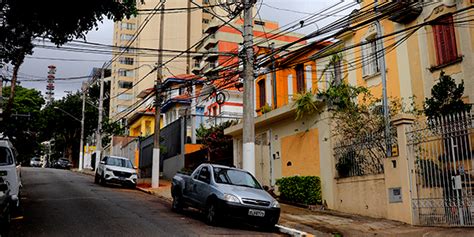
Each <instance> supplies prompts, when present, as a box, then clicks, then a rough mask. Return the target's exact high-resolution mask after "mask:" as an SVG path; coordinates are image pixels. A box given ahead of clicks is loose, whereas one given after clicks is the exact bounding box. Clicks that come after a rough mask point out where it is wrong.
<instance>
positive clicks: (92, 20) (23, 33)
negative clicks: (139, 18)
mask: <svg viewBox="0 0 474 237" xmlns="http://www.w3.org/2000/svg"><path fill="white" fill-rule="evenodd" d="M0 11H1V12H0V13H1V14H0V16H2V19H0V20H1V22H0V60H1V61H2V62H4V63H11V64H12V65H13V76H12V87H11V92H10V98H9V100H8V103H7V107H6V111H5V115H6V116H8V115H9V114H10V112H11V108H12V103H13V98H14V97H15V85H16V80H17V75H18V71H19V68H20V66H21V64H22V63H23V61H24V59H25V56H26V55H29V54H31V53H32V52H33V44H32V40H33V39H35V38H37V37H42V38H48V39H50V40H51V42H53V43H55V44H56V45H58V46H60V45H63V44H65V43H67V42H68V41H71V40H73V39H74V38H85V33H87V32H88V31H90V30H92V29H93V28H97V26H98V22H101V21H103V20H104V18H108V19H112V20H114V21H118V20H121V19H123V17H130V16H131V15H133V14H136V1H135V0H121V1H117V0H100V1H98V0H83V1H72V2H68V3H67V4H65V3H64V1H60V0H44V1H27V0H2V1H0Z"/></svg>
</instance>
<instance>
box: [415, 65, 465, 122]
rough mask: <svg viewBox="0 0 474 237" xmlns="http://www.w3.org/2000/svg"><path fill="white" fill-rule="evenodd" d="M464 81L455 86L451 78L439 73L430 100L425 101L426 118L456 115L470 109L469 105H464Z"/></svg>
mask: <svg viewBox="0 0 474 237" xmlns="http://www.w3.org/2000/svg"><path fill="white" fill-rule="evenodd" d="M463 94H464V81H462V82H461V83H460V84H459V85H456V82H455V81H454V79H453V78H451V76H449V75H446V74H445V72H443V71H441V73H440V75H439V81H438V83H436V84H435V85H434V86H433V88H431V98H426V99H425V104H424V113H425V115H426V116H428V118H435V117H439V116H443V115H448V114H457V113H461V112H466V111H468V110H470V109H471V105H468V104H466V103H464V101H463V100H462V96H463Z"/></svg>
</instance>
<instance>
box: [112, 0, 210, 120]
mask: <svg viewBox="0 0 474 237" xmlns="http://www.w3.org/2000/svg"><path fill="white" fill-rule="evenodd" d="M193 2H194V3H195V4H197V5H195V4H192V3H191V2H190V1H187V0H173V1H167V2H166V3H165V9H164V12H165V14H164V21H163V24H164V27H163V49H165V50H175V51H185V50H186V49H188V48H189V47H190V46H192V45H193V44H195V43H196V42H197V41H199V39H200V38H201V36H202V27H203V25H206V24H205V22H206V21H204V20H203V19H204V18H209V16H208V15H209V13H203V11H202V10H201V9H199V8H198V7H197V6H201V5H202V4H203V2H202V1H201V0H196V1H193ZM205 2H206V1H205ZM159 6H160V1H159V0H150V1H145V2H140V1H138V2H137V8H138V14H137V15H136V16H135V17H131V18H130V19H124V20H123V21H120V22H116V23H115V25H114V37H113V38H114V42H113V44H114V46H116V48H117V50H116V51H115V53H114V54H113V58H114V59H115V60H114V62H113V64H112V71H113V75H112V78H113V79H112V86H111V106H110V114H111V117H112V118H114V119H118V118H121V117H123V116H126V117H131V116H132V115H133V113H134V112H133V111H135V110H142V109H143V108H144V107H147V106H149V105H150V104H151V102H149V103H144V104H142V106H137V105H138V104H140V101H141V100H142V99H143V98H139V97H138V95H140V94H141V93H142V94H143V92H144V91H146V90H147V89H149V88H153V86H154V84H155V81H156V78H157V72H156V71H155V72H151V71H152V70H153V68H154V67H155V66H156V63H157V61H158V55H159V54H158V52H159V51H158V49H159V45H160V42H159V34H160V25H161V22H160V19H161V14H160V11H156V9H157V8H158V7H159ZM188 8H190V9H192V10H189V11H188V10H187V9H188ZM176 9H178V10H176ZM188 22H189V23H190V24H189V25H188ZM174 56H176V53H169V52H163V62H166V65H165V67H164V68H163V77H162V78H163V79H165V78H167V77H170V76H173V75H179V74H185V73H186V72H187V71H189V69H188V68H187V65H188V59H187V54H183V55H182V56H181V57H179V58H176V59H174V60H172V61H170V60H171V59H172V58H173V57H174ZM168 61H170V62H168Z"/></svg>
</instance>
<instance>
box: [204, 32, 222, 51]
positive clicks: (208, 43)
mask: <svg viewBox="0 0 474 237" xmlns="http://www.w3.org/2000/svg"><path fill="white" fill-rule="evenodd" d="M218 42H219V40H217V37H216V35H215V34H212V35H211V36H209V37H207V39H206V40H204V42H203V43H202V45H204V48H205V49H206V50H209V49H210V48H214V47H216V45H217V43H218Z"/></svg>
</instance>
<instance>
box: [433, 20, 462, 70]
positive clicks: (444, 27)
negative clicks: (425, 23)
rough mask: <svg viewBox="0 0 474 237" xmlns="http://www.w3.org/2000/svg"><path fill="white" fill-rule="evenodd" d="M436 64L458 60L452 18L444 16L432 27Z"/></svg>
mask: <svg viewBox="0 0 474 237" xmlns="http://www.w3.org/2000/svg"><path fill="white" fill-rule="evenodd" d="M433 34H434V41H435V51H436V62H437V64H438V65H443V64H446V63H450V62H452V61H455V60H456V59H457V58H458V52H457V48H456V34H455V32H454V24H453V16H452V15H446V16H442V17H440V18H439V20H437V21H436V24H435V25H433Z"/></svg>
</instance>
